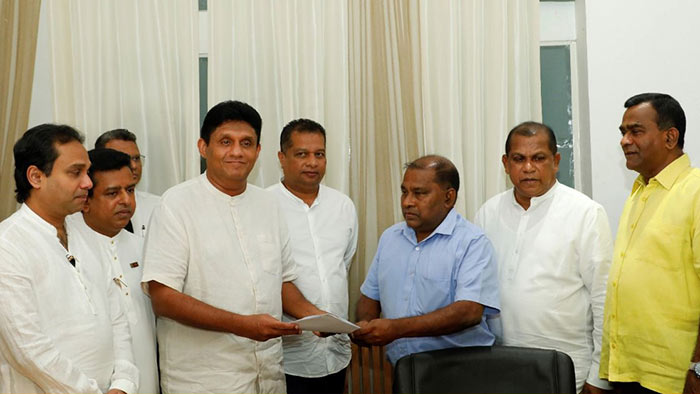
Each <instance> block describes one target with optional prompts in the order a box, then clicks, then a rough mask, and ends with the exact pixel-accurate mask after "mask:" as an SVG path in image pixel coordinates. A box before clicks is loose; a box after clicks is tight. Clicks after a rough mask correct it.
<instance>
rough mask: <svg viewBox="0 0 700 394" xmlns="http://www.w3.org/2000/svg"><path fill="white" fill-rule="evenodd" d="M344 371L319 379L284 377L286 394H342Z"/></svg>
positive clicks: (343, 389)
mask: <svg viewBox="0 0 700 394" xmlns="http://www.w3.org/2000/svg"><path fill="white" fill-rule="evenodd" d="M345 369H346V368H343V369H341V370H340V371H339V372H336V373H334V374H331V375H328V376H324V377H321V378H302V377H299V376H293V375H284V376H285V378H286V380H287V394H331V393H333V394H343V392H344V391H345Z"/></svg>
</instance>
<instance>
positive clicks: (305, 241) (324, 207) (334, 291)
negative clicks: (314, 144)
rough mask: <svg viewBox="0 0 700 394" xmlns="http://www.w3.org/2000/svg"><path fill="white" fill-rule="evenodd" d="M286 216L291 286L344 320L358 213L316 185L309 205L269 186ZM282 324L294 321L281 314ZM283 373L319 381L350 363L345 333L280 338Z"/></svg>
mask: <svg viewBox="0 0 700 394" xmlns="http://www.w3.org/2000/svg"><path fill="white" fill-rule="evenodd" d="M268 190H269V191H272V192H274V193H275V195H276V196H277V200H278V201H279V203H280V208H281V209H282V211H283V212H284V214H285V216H286V218H287V225H288V226H289V234H290V237H291V241H292V244H291V245H292V256H293V257H294V261H295V262H296V263H297V279H296V280H295V281H294V284H295V285H296V286H297V288H298V289H299V290H300V291H301V292H302V294H303V295H304V297H305V298H306V299H307V300H308V301H309V302H311V303H312V304H314V305H316V306H317V307H318V308H320V309H321V310H324V311H328V312H331V313H334V314H336V315H338V316H341V317H343V318H346V319H347V317H348V269H350V263H351V262H352V256H353V255H354V254H355V249H356V248H357V213H356V211H355V205H354V204H353V203H352V201H351V200H350V198H349V197H348V196H346V195H344V194H342V193H340V192H339V191H337V190H335V189H331V188H329V187H326V186H324V185H320V189H319V192H318V196H317V197H316V200H314V202H313V204H311V206H310V207H309V206H308V205H306V203H305V202H304V201H302V200H301V199H300V198H299V197H297V196H295V195H294V194H292V193H291V192H290V191H289V190H287V188H286V187H284V185H282V183H278V184H276V185H273V186H270V187H269V188H268ZM285 319H286V320H293V319H290V318H289V317H287V316H285ZM282 344H283V346H284V370H285V373H287V374H290V375H295V376H302V377H305V378H317V377H322V376H326V375H330V374H333V373H336V372H338V371H340V370H342V369H343V368H345V367H347V365H348V364H349V363H350V356H351V350H350V339H349V338H348V336H347V335H345V334H343V335H332V336H329V337H327V338H319V337H317V336H316V335H314V334H313V333H311V332H309V331H304V332H303V334H302V335H298V336H287V337H284V338H282Z"/></svg>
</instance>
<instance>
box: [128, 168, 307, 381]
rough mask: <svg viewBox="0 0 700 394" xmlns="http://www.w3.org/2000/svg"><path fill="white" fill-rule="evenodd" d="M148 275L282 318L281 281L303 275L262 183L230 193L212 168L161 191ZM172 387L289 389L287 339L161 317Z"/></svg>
mask: <svg viewBox="0 0 700 394" xmlns="http://www.w3.org/2000/svg"><path fill="white" fill-rule="evenodd" d="M144 264H145V265H144V273H143V280H142V281H143V283H144V284H147V282H149V281H157V282H159V283H162V284H164V285H166V286H168V287H171V288H173V289H175V290H177V291H180V292H182V293H184V294H187V295H189V296H192V297H194V298H196V299H198V300H200V301H202V302H205V303H207V304H209V305H212V306H214V307H217V308H220V309H224V310H227V311H231V312H234V313H238V314H244V315H250V314H259V313H267V314H270V315H271V316H273V317H275V318H277V319H281V318H282V298H281V292H282V283H283V282H287V281H292V280H294V279H296V275H295V271H294V270H295V264H294V261H293V260H292V257H291V248H290V244H289V234H288V232H287V225H286V221H285V218H284V216H283V214H282V212H281V211H280V209H279V207H278V204H277V201H276V200H275V197H274V195H273V194H272V193H269V192H267V191H265V190H262V189H260V188H259V187H257V186H254V185H248V186H247V188H246V190H245V192H243V193H242V194H240V195H237V196H233V197H231V196H229V195H227V194H225V193H223V192H221V191H219V190H218V189H216V188H215V187H214V186H213V185H212V184H211V183H210V182H209V180H208V179H207V177H206V173H205V174H202V175H200V176H199V177H197V178H194V179H191V180H189V181H186V182H184V183H182V184H180V185H177V186H175V187H173V188H171V189H170V190H168V191H167V192H165V194H164V195H163V197H162V200H161V204H160V205H159V206H158V207H157V208H156V210H155V211H154V213H153V217H152V218H151V227H150V229H149V230H148V234H147V236H146V246H145V255H144ZM157 331H158V343H159V346H160V348H159V351H160V369H161V387H162V388H163V390H164V391H165V392H189V393H192V392H245V393H252V392H278V393H279V392H284V391H286V386H285V381H284V373H283V370H282V340H281V339H280V338H275V339H270V340H268V341H265V342H257V341H254V340H252V339H248V338H244V337H240V336H236V335H233V334H228V333H222V332H215V331H208V330H202V329H198V328H194V327H190V326H186V325H183V324H180V323H178V322H176V321H173V320H171V319H167V318H160V317H159V318H158V324H157Z"/></svg>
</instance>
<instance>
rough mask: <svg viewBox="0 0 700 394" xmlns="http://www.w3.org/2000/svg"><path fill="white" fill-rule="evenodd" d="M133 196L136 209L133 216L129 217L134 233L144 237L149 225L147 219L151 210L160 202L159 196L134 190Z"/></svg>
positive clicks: (149, 217) (151, 212)
mask: <svg viewBox="0 0 700 394" xmlns="http://www.w3.org/2000/svg"><path fill="white" fill-rule="evenodd" d="M134 198H135V199H136V210H134V216H132V217H131V225H132V226H133V228H134V234H135V235H138V236H139V237H141V238H145V237H146V232H147V231H148V226H149V224H148V221H149V220H150V219H151V215H152V214H153V210H154V209H155V208H156V207H157V206H158V204H160V196H157V195H155V194H151V193H148V192H142V191H140V190H136V192H135V194H134Z"/></svg>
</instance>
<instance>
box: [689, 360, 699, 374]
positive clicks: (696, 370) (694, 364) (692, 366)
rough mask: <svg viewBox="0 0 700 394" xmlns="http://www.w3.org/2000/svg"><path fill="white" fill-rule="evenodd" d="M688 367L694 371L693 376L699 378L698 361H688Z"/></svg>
mask: <svg viewBox="0 0 700 394" xmlns="http://www.w3.org/2000/svg"><path fill="white" fill-rule="evenodd" d="M688 369H689V370H691V371H693V372H695V376H696V377H697V378H700V362H697V363H690V367H688Z"/></svg>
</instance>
